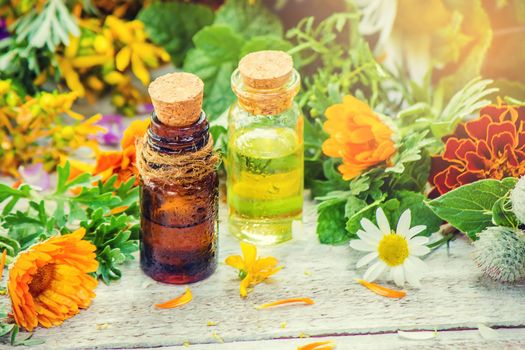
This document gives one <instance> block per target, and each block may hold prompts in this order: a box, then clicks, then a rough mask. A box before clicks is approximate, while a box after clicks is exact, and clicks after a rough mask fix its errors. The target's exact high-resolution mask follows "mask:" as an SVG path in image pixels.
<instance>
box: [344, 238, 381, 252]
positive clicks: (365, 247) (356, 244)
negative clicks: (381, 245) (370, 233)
mask: <svg viewBox="0 0 525 350" xmlns="http://www.w3.org/2000/svg"><path fill="white" fill-rule="evenodd" d="M350 247H351V248H353V249H355V250H359V251H362V252H373V251H375V250H376V247H375V246H373V245H371V244H370V243H368V242H365V241H362V240H360V239H353V240H351V241H350Z"/></svg>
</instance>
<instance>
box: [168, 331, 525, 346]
mask: <svg viewBox="0 0 525 350" xmlns="http://www.w3.org/2000/svg"><path fill="white" fill-rule="evenodd" d="M497 332H498V338H497V339H490V340H487V339H483V338H482V337H481V336H480V334H479V332H478V331H477V330H464V331H441V332H438V333H437V335H436V338H434V339H431V340H405V339H401V338H400V337H399V336H398V335H397V334H395V333H394V334H369V335H353V336H338V337H322V338H309V339H281V340H260V341H247V342H234V343H225V344H187V345H186V346H173V347H172V346H170V347H165V348H163V349H165V350H183V349H188V350H274V349H279V350H295V349H297V347H298V346H302V345H305V344H309V343H311V342H318V341H326V340H331V341H333V342H334V343H335V345H336V350H345V349H353V350H359V349H374V350H382V349H385V350H386V349H418V350H424V349H455V350H459V349H486V350H494V349H523V348H525V329H524V328H520V329H500V330H498V331H497Z"/></svg>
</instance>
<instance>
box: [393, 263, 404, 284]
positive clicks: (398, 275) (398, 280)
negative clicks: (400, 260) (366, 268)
mask: <svg viewBox="0 0 525 350" xmlns="http://www.w3.org/2000/svg"><path fill="white" fill-rule="evenodd" d="M392 277H394V283H395V284H396V285H397V286H398V287H403V286H404V285H405V272H404V271H403V266H402V265H399V266H396V267H393V268H392Z"/></svg>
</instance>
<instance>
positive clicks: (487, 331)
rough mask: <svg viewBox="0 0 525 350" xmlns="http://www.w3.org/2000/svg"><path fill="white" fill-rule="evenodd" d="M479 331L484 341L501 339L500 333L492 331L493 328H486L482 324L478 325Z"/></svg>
mask: <svg viewBox="0 0 525 350" xmlns="http://www.w3.org/2000/svg"><path fill="white" fill-rule="evenodd" d="M478 331H479V334H480V335H481V337H482V338H483V339H496V338H499V333H498V331H497V330H495V329H492V328H490V327H488V326H485V325H484V324H482V323H479V324H478Z"/></svg>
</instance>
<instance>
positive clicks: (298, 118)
mask: <svg viewBox="0 0 525 350" xmlns="http://www.w3.org/2000/svg"><path fill="white" fill-rule="evenodd" d="M282 60H284V61H285V62H284V63H283V62H282ZM243 61H244V62H243ZM243 64H244V66H243ZM261 67H262V68H261ZM274 67H276V69H275V70H274V69H273V68H274ZM231 82H232V89H233V91H234V92H235V94H236V95H237V97H238V100H237V102H236V103H235V104H234V105H233V106H232V107H231V108H230V111H229V120H228V155H227V160H226V166H227V175H228V179H227V197H228V207H229V230H230V232H231V233H232V234H233V235H235V236H236V237H238V238H239V239H241V240H244V241H248V242H252V243H257V244H275V243H280V242H284V241H287V240H289V239H291V238H292V223H293V222H294V221H296V220H298V221H300V220H301V219H302V208H303V178H304V163H303V157H304V155H303V119H302V115H301V113H300V109H299V107H298V106H297V104H296V103H294V102H293V99H294V97H295V95H296V94H297V92H298V90H299V86H300V78H299V74H298V73H297V71H296V70H295V69H293V63H292V60H291V57H290V56H289V55H287V54H285V53H284V52H279V51H260V52H257V53H253V54H250V55H248V56H247V57H245V59H243V60H241V63H240V64H239V69H237V70H236V71H235V72H234V73H233V75H232V80H231Z"/></svg>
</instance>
